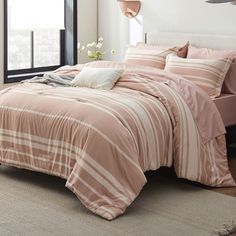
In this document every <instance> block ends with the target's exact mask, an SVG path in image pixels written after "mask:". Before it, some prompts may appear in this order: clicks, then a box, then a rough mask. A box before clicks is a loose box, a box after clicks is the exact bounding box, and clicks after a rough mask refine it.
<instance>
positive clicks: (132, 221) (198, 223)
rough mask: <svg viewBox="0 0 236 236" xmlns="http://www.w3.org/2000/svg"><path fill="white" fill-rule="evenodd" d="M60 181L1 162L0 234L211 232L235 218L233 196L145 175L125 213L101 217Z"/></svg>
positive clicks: (180, 235)
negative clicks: (110, 218) (112, 217)
mask: <svg viewBox="0 0 236 236" xmlns="http://www.w3.org/2000/svg"><path fill="white" fill-rule="evenodd" d="M64 184H65V181H64V180H61V179H58V178H55V177H51V176H47V175H42V174H38V173H33V172H30V171H23V170H18V169H15V168H6V167H3V166H0V235H1V236H7V235H22V236H28V235H29V236H34V235H37V236H39V235H43V236H47V235H56V236H60V235H63V236H66V235H68V236H73V235H76V236H80V235H81V236H89V235H93V236H94V235H95V236H100V235H108V236H113V235H122V236H123V235H124V236H125V235H135V236H136V235H137V236H139V235H144V236H145V235H147V236H152V235H157V236H159V235H160V236H162V235H163V236H168V235H170V236H173V235H175V236H185V235H186V236H190V235H191V236H195V235H196V236H204V235H212V234H211V232H212V231H214V230H218V229H222V228H223V225H224V224H225V223H226V224H232V222H233V221H234V222H236V198H233V197H228V196H225V195H222V194H218V193H214V192H211V191H207V190H203V189H201V188H197V187H193V186H191V185H190V184H183V183H180V182H179V181H174V180H168V179H166V178H164V177H159V176H158V175H156V174H152V175H150V176H149V183H148V185H147V186H146V187H145V188H144V191H143V192H142V193H141V195H140V196H139V197H138V199H137V200H136V201H135V203H134V204H133V205H132V206H131V207H130V208H129V209H128V210H127V212H126V213H125V215H124V216H122V217H120V218H118V219H116V220H114V221H112V222H108V221H105V220H103V219H101V218H99V217H97V216H95V215H93V214H91V213H90V212H89V211H88V210H87V209H85V208H84V207H83V206H82V205H81V203H80V202H79V200H78V199H77V198H76V197H75V196H74V195H73V194H72V193H71V192H70V191H69V190H67V189H66V188H65V187H64Z"/></svg>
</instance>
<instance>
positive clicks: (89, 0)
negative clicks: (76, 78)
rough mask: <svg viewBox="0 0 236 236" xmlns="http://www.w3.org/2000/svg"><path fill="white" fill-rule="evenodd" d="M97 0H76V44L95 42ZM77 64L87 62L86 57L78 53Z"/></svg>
mask: <svg viewBox="0 0 236 236" xmlns="http://www.w3.org/2000/svg"><path fill="white" fill-rule="evenodd" d="M97 17H98V15H97V0H78V43H81V45H87V44H88V43H90V42H94V41H97V35H98V32H97ZM78 62H79V63H84V62H87V56H86V54H85V52H84V53H79V51H78Z"/></svg>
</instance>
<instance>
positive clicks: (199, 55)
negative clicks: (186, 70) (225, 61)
mask: <svg viewBox="0 0 236 236" xmlns="http://www.w3.org/2000/svg"><path fill="white" fill-rule="evenodd" d="M187 57H188V58H196V59H219V58H226V57H229V58H232V63H231V66H230V68H229V71H228V73H227V75H226V77H225V80H224V84H223V87H222V93H230V94H236V51H226V50H214V49H209V48H197V47H194V46H189V51H188V55H187Z"/></svg>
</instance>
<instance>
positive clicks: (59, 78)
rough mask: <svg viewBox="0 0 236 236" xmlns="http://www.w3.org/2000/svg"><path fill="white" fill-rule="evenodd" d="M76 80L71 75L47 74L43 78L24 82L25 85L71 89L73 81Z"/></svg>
mask: <svg viewBox="0 0 236 236" xmlns="http://www.w3.org/2000/svg"><path fill="white" fill-rule="evenodd" d="M73 79H74V77H73V76H69V75H59V74H56V73H46V74H44V75H43V76H42V77H40V76H35V77H34V78H32V79H28V80H24V81H23V83H25V82H27V83H41V84H47V85H51V86H54V87H59V86H60V87H69V86H71V84H70V83H71V81H72V80H73Z"/></svg>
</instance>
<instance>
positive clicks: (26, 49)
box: [8, 30, 31, 70]
mask: <svg viewBox="0 0 236 236" xmlns="http://www.w3.org/2000/svg"><path fill="white" fill-rule="evenodd" d="M30 51H31V49H30V33H29V32H27V31H20V30H19V31H16V30H14V31H9V32H8V70H18V69H26V68H30V67H31V52H30Z"/></svg>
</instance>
